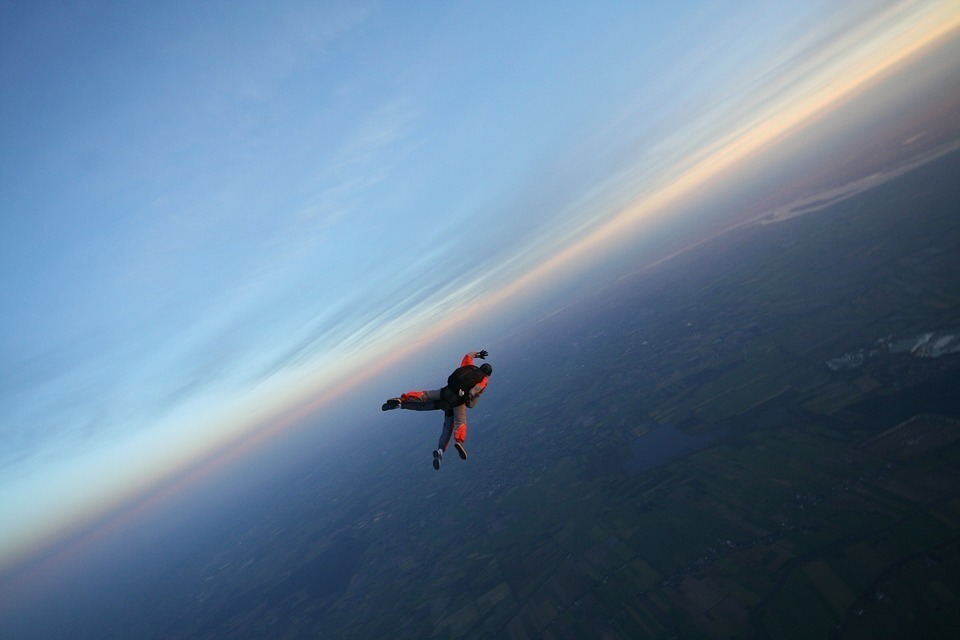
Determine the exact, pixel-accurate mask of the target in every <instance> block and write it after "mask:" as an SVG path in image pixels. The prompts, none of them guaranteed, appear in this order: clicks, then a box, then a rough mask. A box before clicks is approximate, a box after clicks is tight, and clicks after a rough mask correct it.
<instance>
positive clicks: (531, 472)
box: [63, 153, 960, 640]
mask: <svg viewBox="0 0 960 640" xmlns="http://www.w3.org/2000/svg"><path fill="white" fill-rule="evenodd" d="M958 175H960V154H958V153H953V154H951V155H949V156H946V157H944V158H941V159H939V160H937V161H934V162H932V163H930V164H928V165H925V166H923V167H921V168H919V169H916V170H914V171H912V172H910V173H908V174H906V175H903V176H901V177H898V178H896V179H894V180H891V181H889V182H887V183H885V184H883V185H881V186H879V187H877V188H875V189H872V190H870V191H867V192H865V193H862V194H859V195H857V196H854V197H851V198H849V199H846V200H843V201H841V202H837V203H833V204H830V205H829V206H828V207H826V208H824V209H821V210H816V211H811V212H809V213H805V214H804V215H799V216H796V217H793V218H790V219H788V220H784V221H782V222H777V223H771V224H759V223H757V224H754V225H752V226H749V227H744V228H740V229H738V230H734V231H731V232H729V233H727V234H724V235H722V236H720V237H718V238H716V239H715V240H713V241H712V242H710V243H708V244H706V245H704V246H702V247H700V248H698V249H696V250H694V251H690V252H688V253H685V254H682V255H680V256H678V257H676V258H674V259H673V260H671V261H669V262H666V263H663V264H662V265H660V266H659V267H657V268H655V269H650V270H646V271H642V272H640V273H637V274H634V275H632V276H630V277H627V278H623V279H621V280H620V281H618V282H616V283H612V284H611V285H610V286H609V287H607V288H606V289H604V290H602V291H599V292H597V293H596V294H594V295H592V296H591V297H590V298H587V299H584V300H582V301H580V302H578V303H577V304H572V305H570V306H569V307H567V308H565V309H563V310H562V311H559V312H557V313H554V314H553V315H551V316H549V317H548V318H544V319H542V320H540V321H539V322H538V323H537V324H536V325H534V326H530V327H524V328H523V329H522V330H518V331H517V332H516V333H514V334H513V335H511V336H509V337H508V338H507V339H505V340H504V341H503V342H501V343H499V344H491V345H477V347H478V348H479V347H486V348H488V349H489V350H490V352H491V362H492V363H493V365H494V367H495V374H494V376H493V378H492V382H491V386H490V390H489V392H488V393H487V394H486V395H485V397H484V398H483V401H482V402H481V403H480V404H479V406H478V407H477V408H476V409H475V410H472V411H471V414H470V437H469V439H468V442H467V444H468V449H469V451H470V457H469V459H468V460H467V461H466V462H461V461H460V460H459V459H457V458H456V456H454V455H449V456H448V457H447V459H446V460H445V462H444V466H443V468H442V470H441V472H440V473H437V472H435V471H434V470H433V469H432V468H431V467H430V448H431V446H432V445H433V443H434V442H435V438H436V436H437V433H438V432H439V422H440V417H439V416H438V415H434V414H419V415H409V414H407V412H396V413H390V414H381V413H380V411H379V405H380V402H381V401H382V399H381V398H372V399H371V401H370V405H369V407H363V408H358V412H361V413H362V414H363V417H362V421H363V424H364V425H366V426H364V432H365V434H366V436H364V437H365V438H366V440H365V441H364V449H363V450H362V451H356V449H355V448H353V449H350V448H348V447H346V446H344V447H343V448H338V449H337V452H338V454H339V455H340V457H338V459H337V461H336V462H335V463H329V464H328V462H327V461H326V460H325V459H321V460H311V461H309V464H307V463H302V462H301V463H298V464H299V465H301V466H298V467H297V469H298V471H297V475H296V477H295V479H294V480H293V481H291V482H290V483H288V484H287V485H286V486H283V487H282V490H280V489H278V491H277V493H276V495H273V496H272V497H271V498H270V499H269V500H263V501H261V502H260V503H258V504H257V505H256V507H257V509H256V510H255V511H250V512H245V514H244V516H243V517H238V518H235V519H234V520H232V521H231V522H232V527H233V528H232V529H231V530H229V531H226V532H223V533H222V536H221V537H219V538H217V539H215V540H213V541H211V542H209V543H208V544H207V545H206V547H205V551H204V555H203V556H202V557H198V556H193V557H190V558H184V559H181V560H179V561H178V562H177V563H176V564H174V565H173V566H167V567H164V568H163V569H162V571H160V570H157V571H158V577H157V578H156V579H151V580H149V581H145V582H144V581H141V582H138V583H136V586H131V587H130V588H129V589H128V590H126V591H125V595H124V596H122V597H121V598H119V599H118V601H116V602H114V603H113V605H112V606H111V607H110V609H109V611H104V612H100V613H98V614H96V615H95V616H94V615H93V614H92V613H91V616H92V617H91V618H90V619H89V620H86V621H76V622H77V623H76V624H73V625H67V627H64V628H63V629H64V633H67V634H68V635H69V637H73V638H76V637H91V638H99V637H106V638H131V637H136V638H164V639H175V638H231V637H232V638H267V637H269V638H317V637H323V638H376V637H382V638H387V637H390V638H422V637H437V638H490V637H498V638H499V637H503V638H513V639H517V640H522V639H527V638H545V639H546V638H549V639H561V638H646V637H649V638H674V637H677V638H679V637H682V638H829V637H843V638H880V637H886V638H904V637H926V638H939V637H943V638H946V637H953V633H954V632H955V630H956V629H957V628H960V606H958V600H960V444H958V440H960V394H958V393H956V390H957V389H958V388H960V353H958V352H956V351H951V349H952V347H951V345H956V336H960V182H958V181H957V180H956V176H958ZM928 334H934V336H933V337H932V338H931V337H930V336H929V335H928ZM951 337H953V338H951ZM951 339H953V342H951ZM935 345H940V346H939V347H938V349H934V348H933V347H934V346H935ZM400 413H402V414H403V415H397V414H400ZM410 413H412V412H410ZM353 442H356V439H355V438H354V440H353ZM345 452H348V453H345ZM451 454H452V449H451ZM325 455H330V454H325ZM343 455H346V456H349V458H344V457H342V456H343ZM330 464H335V465H336V466H335V469H336V473H332V472H331V470H330V469H331V467H330V466H329V465H330ZM64 637H67V636H66V635H65V636H64Z"/></svg>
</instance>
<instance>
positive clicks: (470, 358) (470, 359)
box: [460, 353, 473, 367]
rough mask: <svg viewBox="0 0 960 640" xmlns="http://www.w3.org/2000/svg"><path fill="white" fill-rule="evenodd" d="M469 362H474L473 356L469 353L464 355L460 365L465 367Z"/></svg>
mask: <svg viewBox="0 0 960 640" xmlns="http://www.w3.org/2000/svg"><path fill="white" fill-rule="evenodd" d="M468 364H473V356H472V355H470V354H469V353H468V354H467V355H465V356H463V360H461V361H460V366H461V367H465V366H467V365H468Z"/></svg>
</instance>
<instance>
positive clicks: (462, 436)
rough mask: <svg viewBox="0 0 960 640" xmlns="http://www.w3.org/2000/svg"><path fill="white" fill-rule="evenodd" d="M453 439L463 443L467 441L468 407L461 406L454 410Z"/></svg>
mask: <svg viewBox="0 0 960 640" xmlns="http://www.w3.org/2000/svg"><path fill="white" fill-rule="evenodd" d="M453 439H454V440H456V441H457V442H459V443H461V444H462V443H463V442H464V441H465V440H466V439H467V407H466V405H462V404H461V405H460V406H458V407H454V409H453Z"/></svg>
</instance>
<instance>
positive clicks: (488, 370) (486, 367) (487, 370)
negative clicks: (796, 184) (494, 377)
mask: <svg viewBox="0 0 960 640" xmlns="http://www.w3.org/2000/svg"><path fill="white" fill-rule="evenodd" d="M480 371H483V373H484V375H486V376H487V377H489V376H490V374H491V373H493V367H491V366H490V363H488V362H484V363H483V364H482V365H480Z"/></svg>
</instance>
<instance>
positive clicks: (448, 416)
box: [437, 411, 453, 451]
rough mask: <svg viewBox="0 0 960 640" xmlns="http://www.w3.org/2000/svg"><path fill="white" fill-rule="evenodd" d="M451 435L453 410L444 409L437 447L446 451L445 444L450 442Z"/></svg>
mask: <svg viewBox="0 0 960 640" xmlns="http://www.w3.org/2000/svg"><path fill="white" fill-rule="evenodd" d="M451 435H453V412H452V411H446V412H444V414H443V429H442V430H441V431H440V441H439V442H438V443H437V448H438V449H440V450H442V451H446V450H447V445H448V444H450V436H451Z"/></svg>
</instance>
